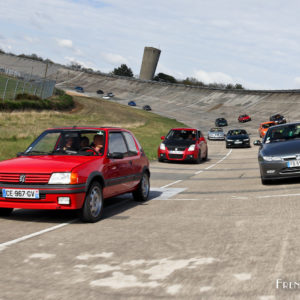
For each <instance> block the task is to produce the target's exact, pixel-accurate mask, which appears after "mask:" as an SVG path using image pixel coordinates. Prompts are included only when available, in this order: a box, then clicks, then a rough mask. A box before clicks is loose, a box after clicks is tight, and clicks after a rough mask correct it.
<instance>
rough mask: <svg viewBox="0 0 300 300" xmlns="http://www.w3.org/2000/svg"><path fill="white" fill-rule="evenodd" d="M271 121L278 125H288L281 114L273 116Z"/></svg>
mask: <svg viewBox="0 0 300 300" xmlns="http://www.w3.org/2000/svg"><path fill="white" fill-rule="evenodd" d="M270 121H273V122H275V123H276V124H285V123H286V119H285V117H284V116H283V115H281V114H275V115H272V116H271V117H270Z"/></svg>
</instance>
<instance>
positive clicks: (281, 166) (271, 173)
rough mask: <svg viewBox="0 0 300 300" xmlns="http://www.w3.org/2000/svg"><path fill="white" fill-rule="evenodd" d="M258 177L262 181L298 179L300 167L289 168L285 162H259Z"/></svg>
mask: <svg viewBox="0 0 300 300" xmlns="http://www.w3.org/2000/svg"><path fill="white" fill-rule="evenodd" d="M259 168H260V175H261V177H262V178H263V179H284V178H294V177H300V167H294V168H289V167H288V166H287V162H286V161H280V162H272V161H271V162H267V161H259Z"/></svg>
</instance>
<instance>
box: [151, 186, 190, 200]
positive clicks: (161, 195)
mask: <svg viewBox="0 0 300 300" xmlns="http://www.w3.org/2000/svg"><path fill="white" fill-rule="evenodd" d="M185 190H186V188H151V191H150V196H149V199H151V200H157V199H169V198H171V197H174V196H175V195H177V194H179V193H181V192H183V191H185Z"/></svg>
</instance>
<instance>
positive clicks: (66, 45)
mask: <svg viewBox="0 0 300 300" xmlns="http://www.w3.org/2000/svg"><path fill="white" fill-rule="evenodd" d="M56 42H57V44H58V46H60V47H63V48H71V49H72V48H73V42H72V41H71V40H65V39H56Z"/></svg>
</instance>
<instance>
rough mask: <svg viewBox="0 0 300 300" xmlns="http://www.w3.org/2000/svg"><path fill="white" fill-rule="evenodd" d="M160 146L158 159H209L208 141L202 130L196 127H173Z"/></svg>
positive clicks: (196, 160) (197, 160) (197, 161)
mask: <svg viewBox="0 0 300 300" xmlns="http://www.w3.org/2000/svg"><path fill="white" fill-rule="evenodd" d="M161 139H162V140H163V141H162V143H161V144H160V146H159V147H158V151H157V152H158V153H157V154H158V160H159V161H161V162H162V161H165V160H173V161H194V162H196V163H200V162H201V161H202V160H206V159H207V153H208V149H207V142H206V140H205V138H204V136H203V134H202V132H201V131H200V130H198V129H195V128H173V129H171V130H170V131H169V133H168V134H167V136H166V137H164V136H162V137H161Z"/></svg>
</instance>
